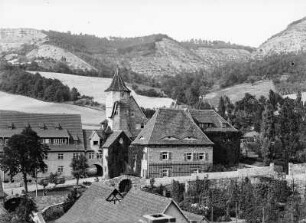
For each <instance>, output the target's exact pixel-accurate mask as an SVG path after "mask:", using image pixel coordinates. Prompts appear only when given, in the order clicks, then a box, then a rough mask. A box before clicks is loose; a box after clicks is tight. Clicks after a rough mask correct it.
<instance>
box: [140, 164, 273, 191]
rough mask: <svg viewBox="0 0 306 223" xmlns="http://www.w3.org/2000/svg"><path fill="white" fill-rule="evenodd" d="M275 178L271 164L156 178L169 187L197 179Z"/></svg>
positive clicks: (159, 183)
mask: <svg viewBox="0 0 306 223" xmlns="http://www.w3.org/2000/svg"><path fill="white" fill-rule="evenodd" d="M259 176H266V177H275V176H277V172H276V171H275V169H274V164H273V163H271V164H270V166H265V167H251V168H244V169H238V170H237V171H227V172H207V173H194V174H191V176H182V177H164V178H155V185H156V186H158V185H161V184H162V185H169V184H171V183H172V181H173V180H175V181H179V182H180V183H186V182H188V181H195V180H196V179H200V180H202V179H209V180H222V179H242V178H245V177H259ZM146 184H147V185H149V184H150V180H147V181H146Z"/></svg>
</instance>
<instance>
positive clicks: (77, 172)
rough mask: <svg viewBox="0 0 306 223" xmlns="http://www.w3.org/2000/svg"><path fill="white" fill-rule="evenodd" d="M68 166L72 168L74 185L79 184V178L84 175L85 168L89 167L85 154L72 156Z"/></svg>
mask: <svg viewBox="0 0 306 223" xmlns="http://www.w3.org/2000/svg"><path fill="white" fill-rule="evenodd" d="M70 167H71V168H72V172H71V173H72V175H73V176H74V177H75V178H76V180H77V181H76V185H79V179H80V177H82V176H85V174H86V169H87V168H88V167H89V166H88V163H87V158H86V156H85V155H83V154H81V155H79V156H75V157H73V158H72V161H71V164H70Z"/></svg>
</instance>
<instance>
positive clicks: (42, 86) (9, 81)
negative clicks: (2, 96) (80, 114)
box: [0, 67, 80, 102]
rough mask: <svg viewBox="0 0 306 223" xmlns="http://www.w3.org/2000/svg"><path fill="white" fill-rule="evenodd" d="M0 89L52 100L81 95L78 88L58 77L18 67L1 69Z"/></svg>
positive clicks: (73, 99)
mask: <svg viewBox="0 0 306 223" xmlns="http://www.w3.org/2000/svg"><path fill="white" fill-rule="evenodd" d="M0 90H1V91H5V92H8V93H12V94H20V95H24V96H28V97H32V98H36V99H40V100H44V101H50V102H65V101H76V100H78V98H79V96H80V93H79V92H78V90H77V89H76V88H72V89H70V88H69V87H68V86H66V85H64V84H63V83H62V82H61V81H59V80H57V79H49V78H45V77H42V76H41V75H40V74H39V73H36V74H35V75H33V74H29V73H27V72H25V71H24V70H22V69H19V68H16V67H9V68H8V67H7V68H4V69H3V68H2V69H1V70H0Z"/></svg>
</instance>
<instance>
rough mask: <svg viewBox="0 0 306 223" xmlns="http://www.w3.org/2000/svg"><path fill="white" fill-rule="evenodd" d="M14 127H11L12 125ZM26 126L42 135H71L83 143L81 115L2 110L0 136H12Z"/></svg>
mask: <svg viewBox="0 0 306 223" xmlns="http://www.w3.org/2000/svg"><path fill="white" fill-rule="evenodd" d="M12 126H13V128H9V127H12ZM26 126H31V128H32V129H33V130H34V131H36V132H37V134H38V135H39V136H40V137H69V136H71V137H72V138H73V139H74V140H78V141H79V142H80V143H81V144H83V132H82V123H81V115H79V114H51V113H49V114H39V113H24V112H14V111H10V112H9V111H2V110H0V137H11V136H12V135H14V134H17V133H20V132H21V131H22V130H23V129H24V128H25V127H26Z"/></svg>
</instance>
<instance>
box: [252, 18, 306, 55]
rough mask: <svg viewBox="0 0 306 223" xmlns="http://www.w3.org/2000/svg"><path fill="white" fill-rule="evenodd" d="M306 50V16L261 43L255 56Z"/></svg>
mask: <svg viewBox="0 0 306 223" xmlns="http://www.w3.org/2000/svg"><path fill="white" fill-rule="evenodd" d="M299 51H306V17H305V18H303V19H300V20H298V21H295V22H293V23H291V24H290V25H288V27H287V28H286V29H285V30H283V31H282V32H280V33H278V34H276V35H274V36H272V37H271V38H270V39H268V40H267V41H266V42H264V43H263V44H261V45H260V46H259V48H258V49H257V50H256V52H255V56H267V55H272V54H275V53H278V54H279V53H291V52H293V53H295V52H299Z"/></svg>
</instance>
